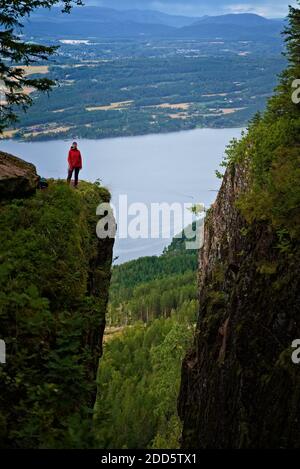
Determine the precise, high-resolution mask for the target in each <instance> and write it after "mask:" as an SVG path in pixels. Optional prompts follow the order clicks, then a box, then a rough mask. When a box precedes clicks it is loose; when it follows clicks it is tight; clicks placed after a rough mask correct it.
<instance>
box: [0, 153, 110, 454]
mask: <svg viewBox="0 0 300 469" xmlns="http://www.w3.org/2000/svg"><path fill="white" fill-rule="evenodd" d="M0 158H1V160H0V162H1V163H3V160H4V161H7V159H8V161H9V162H10V164H11V168H10V171H8V170H7V174H8V176H7V177H6V178H5V176H4V173H3V169H2V168H3V167H2V164H1V165H0V166H1V168H0V173H1V179H2V180H3V179H4V180H5V181H6V187H7V188H8V187H9V186H10V185H12V183H13V184H14V187H15V195H14V194H13V193H12V192H9V191H7V194H6V195H7V196H8V200H5V198H6V197H5V194H4V191H2V192H1V202H0V245H1V255H0V260H1V267H0V337H1V339H3V340H5V343H6V349H7V357H6V362H7V364H6V365H5V366H1V367H0V446H1V447H2V448H76V447H85V446H91V445H93V440H92V435H91V426H92V420H91V413H92V408H93V405H94V402H95V396H96V386H95V378H96V371H97V366H98V360H99V357H100V355H101V353H102V337H103V333H104V326H105V314H106V306H107V301H108V289H109V282H110V275H111V262H112V245H113V240H101V241H100V240H98V239H97V237H96V234H95V226H96V223H97V217H96V216H95V213H96V207H97V206H98V204H99V203H100V202H101V201H106V202H108V201H109V200H110V194H109V193H108V191H107V190H106V189H104V188H102V187H99V186H97V185H93V184H89V183H84V182H82V183H81V185H80V189H79V190H78V191H74V190H73V189H72V188H70V187H69V186H67V185H66V183H64V182H55V181H52V182H50V186H49V188H48V189H47V190H44V191H41V190H38V191H37V192H36V193H35V192H34V188H33V186H31V187H30V190H31V192H30V194H32V192H34V193H33V194H32V195H30V194H29V195H27V196H25V195H23V196H22V195H20V191H17V189H16V188H17V187H18V186H17V184H19V186H20V190H21V189H22V191H23V192H24V191H25V188H26V187H27V186H26V185H25V184H24V181H25V176H24V174H25V173H24V172H23V173H22V172H20V171H21V169H20V168H23V167H24V168H26V171H27V166H29V165H25V163H24V162H23V163H22V162H21V161H20V160H17V159H13V158H11V157H9V156H8V155H4V154H2V153H1V154H0ZM16 164H17V165H18V166H16ZM30 166H31V165H30ZM7 167H8V166H7ZM14 168H16V169H14ZM30 170H31V168H30ZM13 171H15V174H16V176H15V180H13V179H12V174H13ZM22 171H24V170H23V169H22ZM33 176H34V175H33ZM22 178H23V179H22ZM32 179H33V180H34V178H32ZM16 196H17V197H18V198H16Z"/></svg>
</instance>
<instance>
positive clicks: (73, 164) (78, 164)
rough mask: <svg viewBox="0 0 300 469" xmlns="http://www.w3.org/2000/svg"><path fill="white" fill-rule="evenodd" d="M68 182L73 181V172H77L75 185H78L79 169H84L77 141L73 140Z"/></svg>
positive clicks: (69, 159) (69, 158)
mask: <svg viewBox="0 0 300 469" xmlns="http://www.w3.org/2000/svg"><path fill="white" fill-rule="evenodd" d="M68 164H69V170H68V183H69V184H70V183H71V179H72V176H73V172H75V187H77V186H78V177H79V171H80V170H81V169H82V157H81V153H80V151H79V150H78V147H77V143H76V142H73V144H72V146H71V149H70V151H69V156H68Z"/></svg>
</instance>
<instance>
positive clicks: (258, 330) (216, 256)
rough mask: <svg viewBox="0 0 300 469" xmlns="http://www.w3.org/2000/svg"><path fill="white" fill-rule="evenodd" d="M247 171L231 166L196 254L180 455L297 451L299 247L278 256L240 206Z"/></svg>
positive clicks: (266, 232) (263, 228)
mask: <svg viewBox="0 0 300 469" xmlns="http://www.w3.org/2000/svg"><path fill="white" fill-rule="evenodd" d="M246 188H247V171H245V170H243V169H242V168H241V167H238V166H232V167H230V168H228V169H227V172H226V175H225V177H224V181H223V185H222V188H221V190H220V192H219V195H218V198H217V200H216V202H215V204H214V206H213V207H212V209H211V211H210V213H209V214H208V216H207V220H206V226H205V239H204V247H203V248H202V250H201V251H200V266H199V276H200V278H199V299H200V311H199V318H198V324H197V331H196V337H195V342H194V346H193V348H192V350H191V351H190V352H189V353H188V355H187V356H186V359H185V361H184V364H183V370H182V382H181V392H180V397H179V414H180V417H181V419H182V421H183V435H182V446H183V448H272V447H276V448H287V447H291V448H299V447H300V419H299V415H300V365H295V364H294V363H293V362H292V359H291V356H292V352H293V350H292V342H293V341H294V340H295V339H299V338H300V293H299V292H300V267H299V265H300V264H299V260H300V255H299V252H300V249H299V247H298V248H297V246H296V247H294V250H293V253H292V255H291V253H290V252H284V250H280V249H278V237H276V234H275V233H274V232H273V230H272V229H271V227H270V226H269V225H268V224H267V223H265V222H261V223H255V224H253V225H251V226H249V225H247V223H246V221H245V220H244V219H243V217H242V215H241V213H240V211H239V210H238V209H237V207H236V201H237V199H238V198H239V196H240V194H242V193H243V191H245V189H246Z"/></svg>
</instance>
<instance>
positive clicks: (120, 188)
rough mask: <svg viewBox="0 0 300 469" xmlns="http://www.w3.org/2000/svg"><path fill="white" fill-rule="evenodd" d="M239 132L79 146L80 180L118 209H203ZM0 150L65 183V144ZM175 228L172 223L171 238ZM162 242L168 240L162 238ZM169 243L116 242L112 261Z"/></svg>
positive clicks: (4, 145)
mask: <svg viewBox="0 0 300 469" xmlns="http://www.w3.org/2000/svg"><path fill="white" fill-rule="evenodd" d="M240 135H241V129H197V130H191V131H185V132H177V133H170V134H159V135H147V136H142V137H128V138H127V137H126V138H114V139H105V140H79V141H78V144H79V148H80V150H81V152H82V155H83V160H84V168H83V171H82V172H81V175H80V177H81V178H82V179H86V180H89V181H95V180H97V179H101V181H102V183H103V184H104V185H105V186H106V187H108V188H109V189H110V191H111V192H112V195H113V203H114V205H115V206H116V207H117V208H118V202H119V196H120V195H126V196H127V197H128V205H130V204H132V203H144V204H146V206H147V207H150V204H151V203H168V204H172V203H180V204H185V203H193V204H194V203H203V204H205V206H206V207H208V206H209V205H211V203H212V202H213V201H214V200H215V197H216V191H217V190H218V189H219V187H220V181H219V180H218V179H217V178H216V175H215V170H216V169H218V168H219V164H220V162H221V161H222V159H223V156H224V150H225V147H226V146H227V144H228V143H229V141H230V140H231V139H232V138H234V137H236V138H238V137H240ZM0 149H1V150H2V151H6V152H8V153H12V154H14V155H16V156H19V157H21V158H23V159H24V160H26V161H29V162H31V163H33V164H34V165H36V167H37V171H38V173H39V174H40V175H41V176H44V177H47V178H65V177H66V172H67V163H66V158H67V153H68V150H69V142H66V141H62V140H58V141H48V142H34V143H27V142H15V141H11V140H9V141H2V142H0ZM178 227H179V224H176V220H175V222H174V229H173V230H172V233H171V235H173V234H176V230H178ZM166 237H167V238H168V236H166ZM168 244H169V239H117V242H116V246H115V256H118V257H119V260H118V262H125V261H127V260H130V259H135V258H138V257H141V256H148V255H158V254H161V252H162V250H163V248H164V247H165V246H166V245H168Z"/></svg>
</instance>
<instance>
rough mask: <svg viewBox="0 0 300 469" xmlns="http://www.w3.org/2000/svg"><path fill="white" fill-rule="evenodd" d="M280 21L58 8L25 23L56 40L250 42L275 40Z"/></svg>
mask: <svg viewBox="0 0 300 469" xmlns="http://www.w3.org/2000/svg"><path fill="white" fill-rule="evenodd" d="M282 29H283V25H282V21H278V20H277V21H276V20H268V19H266V18H263V17H262V16H258V15H255V14H230V15H222V16H204V17H202V18H189V17H184V16H172V15H167V14H165V13H160V12H158V11H150V10H148V11H146V10H145V11H142V10H126V11H124V10H123V11H119V10H114V9H111V8H100V7H84V8H74V9H73V11H72V13H71V14H70V15H66V14H61V11H60V9H59V8H54V9H52V10H50V11H41V13H39V14H35V15H33V16H32V18H31V19H30V20H29V21H28V23H27V25H26V28H25V31H26V32H27V34H29V35H33V36H34V35H43V36H60V37H70V36H72V37H74V38H76V37H80V38H82V37H141V36H146V37H188V38H190V37H191V38H200V39H201V38H205V39H214V38H217V37H218V38H223V39H225V40H252V39H259V38H266V37H279V34H280V32H281V31H282Z"/></svg>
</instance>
